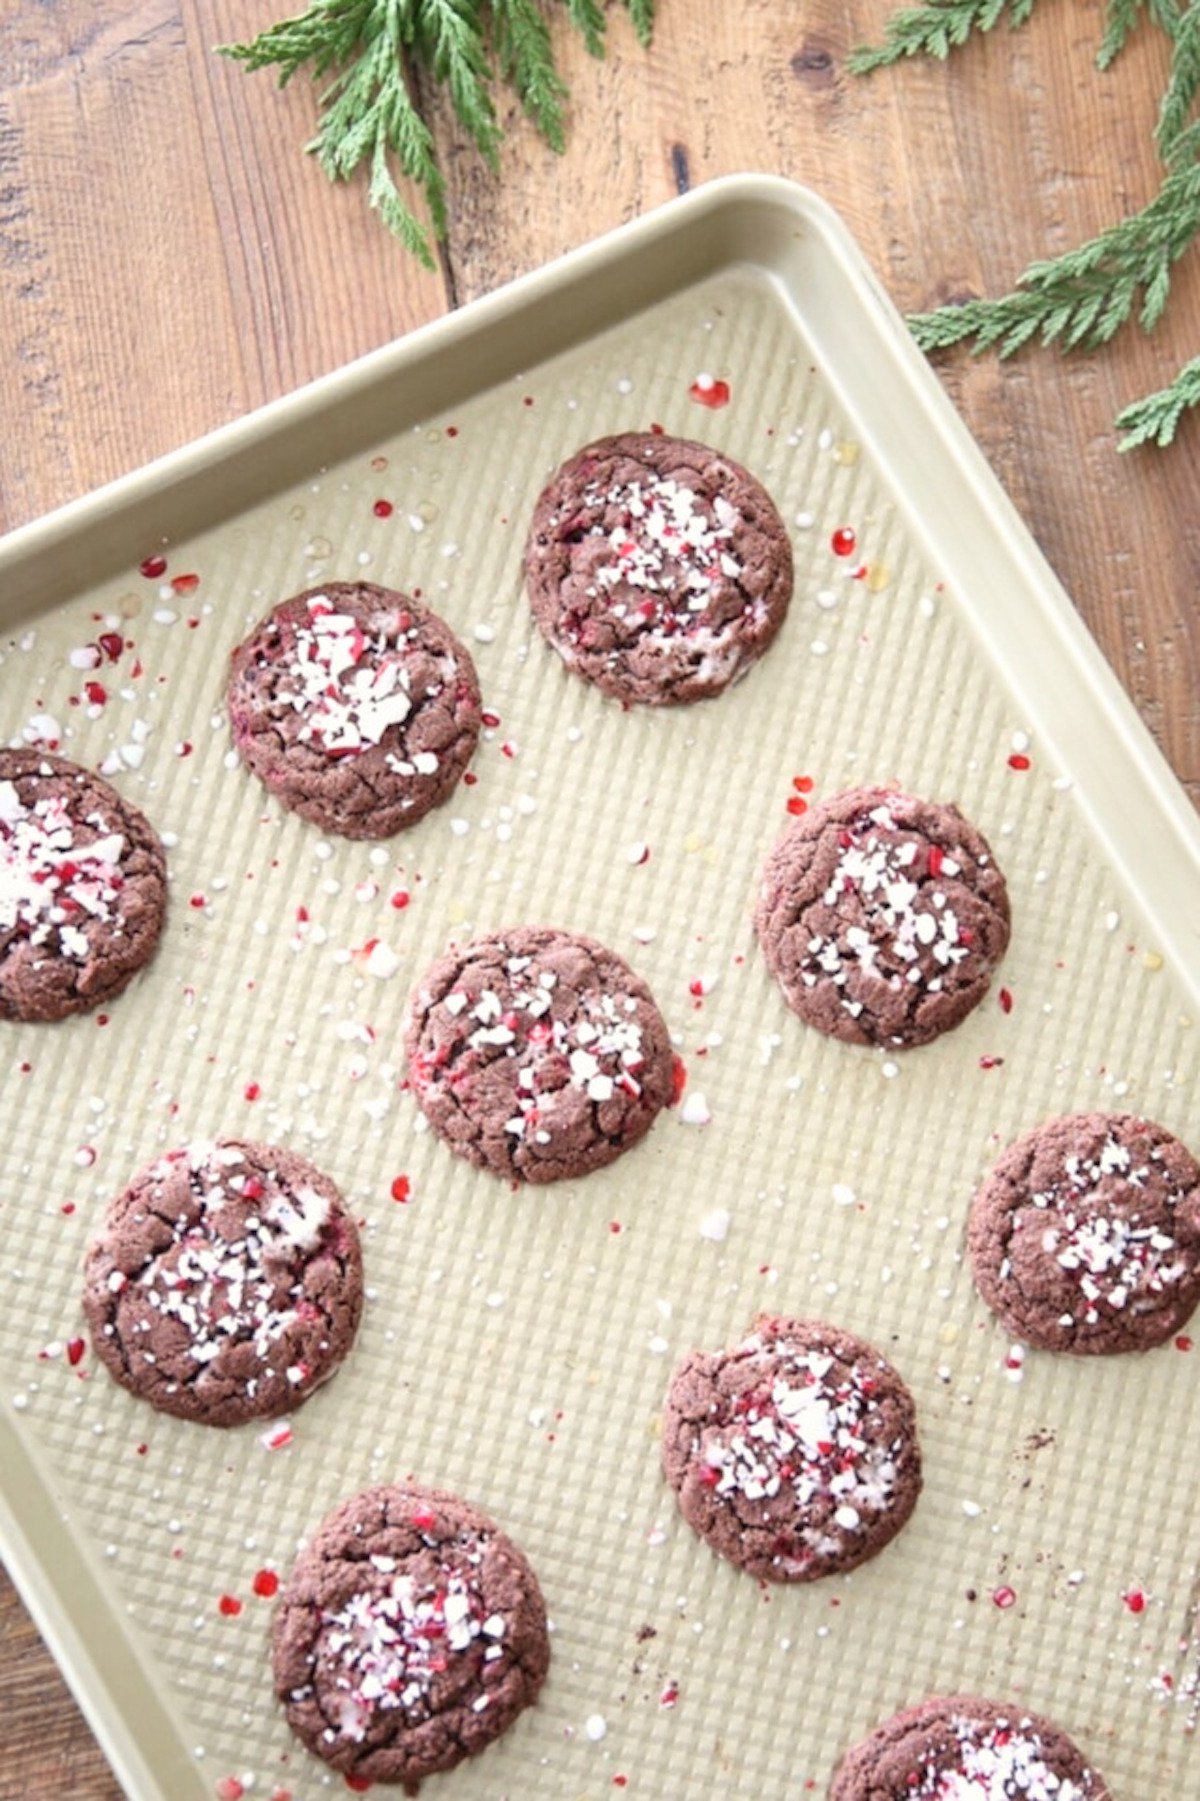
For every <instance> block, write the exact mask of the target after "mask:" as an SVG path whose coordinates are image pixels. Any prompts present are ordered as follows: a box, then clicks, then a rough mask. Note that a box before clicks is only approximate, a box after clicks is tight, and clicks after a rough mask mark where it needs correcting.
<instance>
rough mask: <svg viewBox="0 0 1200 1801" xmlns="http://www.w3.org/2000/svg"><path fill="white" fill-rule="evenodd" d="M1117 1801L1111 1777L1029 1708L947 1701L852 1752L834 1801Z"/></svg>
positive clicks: (898, 1720) (881, 1731)
mask: <svg viewBox="0 0 1200 1801" xmlns="http://www.w3.org/2000/svg"><path fill="white" fill-rule="evenodd" d="M951 1797H954V1798H958V1797H961V1801H1110V1797H1109V1792H1108V1789H1107V1788H1106V1787H1105V1785H1104V1779H1103V1777H1101V1776H1100V1775H1098V1774H1097V1772H1096V1771H1095V1770H1093V1769H1091V1768H1089V1766H1088V1764H1087V1763H1086V1761H1085V1759H1084V1756H1083V1753H1082V1752H1081V1751H1080V1750H1079V1749H1078V1747H1077V1746H1076V1745H1073V1744H1072V1743H1071V1740H1070V1739H1069V1738H1068V1737H1067V1735H1066V1733H1065V1732H1063V1731H1062V1729H1061V1728H1060V1727H1058V1726H1056V1725H1054V1723H1053V1721H1051V1720H1047V1719H1044V1718H1043V1717H1042V1715H1040V1714H1036V1713H1030V1712H1029V1711H1028V1710H1027V1709H1026V1708H1024V1707H1006V1706H1002V1705H1000V1704H998V1703H997V1702H995V1701H981V1700H979V1698H978V1697H977V1696H975V1695H944V1696H941V1697H939V1698H938V1699H936V1700H933V1701H925V1702H923V1703H922V1704H921V1706H920V1707H910V1708H908V1709H906V1710H905V1712H903V1713H898V1714H896V1715H895V1716H894V1717H893V1718H892V1719H890V1720H885V1722H884V1724H883V1725H882V1726H880V1727H878V1728H877V1730H876V1731H874V1732H873V1733H872V1734H871V1736H870V1738H868V1739H864V1741H863V1743H862V1744H861V1745H855V1747H854V1748H853V1750H851V1751H847V1753H846V1755H845V1757H844V1758H843V1759H842V1761H841V1763H840V1764H839V1765H838V1768H837V1772H836V1774H835V1775H834V1778H833V1784H832V1787H831V1788H830V1790H829V1801H951Z"/></svg>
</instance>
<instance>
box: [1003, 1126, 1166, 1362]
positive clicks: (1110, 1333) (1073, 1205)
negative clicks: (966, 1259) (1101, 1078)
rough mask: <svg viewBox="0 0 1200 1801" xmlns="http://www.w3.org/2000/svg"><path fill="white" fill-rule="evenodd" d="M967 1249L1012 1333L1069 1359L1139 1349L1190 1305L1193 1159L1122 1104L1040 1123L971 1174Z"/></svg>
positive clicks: (1156, 1339) (1162, 1338)
mask: <svg viewBox="0 0 1200 1801" xmlns="http://www.w3.org/2000/svg"><path fill="white" fill-rule="evenodd" d="M968 1247H969V1249H970V1253H971V1262H972V1265H973V1267H974V1272H975V1282H976V1285H977V1287H978V1288H979V1291H980V1293H981V1294H982V1296H983V1298H984V1300H985V1301H986V1302H987V1304H988V1306H989V1307H991V1309H992V1311H993V1312H994V1313H996V1314H997V1315H998V1316H999V1318H1000V1320H1001V1321H1002V1322H1003V1324H1004V1326H1005V1328H1006V1329H1007V1331H1009V1332H1010V1333H1011V1334H1012V1336H1013V1337H1014V1338H1018V1339H1021V1340H1022V1341H1023V1342H1024V1343H1026V1344H1031V1345H1034V1346H1036V1347H1038V1348H1039V1349H1041V1350H1046V1351H1071V1352H1074V1353H1076V1354H1077V1355H1088V1354H1097V1353H1098V1354H1106V1353H1116V1352H1120V1351H1139V1350H1149V1349H1151V1347H1153V1346H1154V1345H1159V1344H1163V1343H1165V1342H1166V1340H1167V1339H1169V1338H1170V1337H1172V1336H1173V1334H1174V1333H1176V1332H1178V1331H1179V1330H1180V1329H1181V1328H1182V1327H1183V1326H1184V1325H1185V1324H1186V1322H1187V1320H1188V1319H1189V1317H1190V1316H1191V1314H1192V1313H1193V1311H1194V1310H1195V1307H1196V1304H1197V1302H1198V1301H1200V1164H1197V1162H1196V1159H1195V1158H1194V1157H1193V1156H1192V1154H1191V1152H1190V1151H1189V1150H1188V1149H1187V1147H1186V1146H1185V1145H1183V1144H1181V1143H1180V1141H1179V1140H1178V1139H1177V1138H1176V1137H1175V1136H1174V1135H1173V1134H1172V1133H1170V1132H1168V1131H1167V1129H1166V1127H1165V1126H1160V1125H1157V1124H1155V1123H1154V1121H1152V1120H1146V1119H1139V1118H1136V1117H1135V1116H1134V1115H1132V1114H1127V1113H1074V1114H1065V1115H1063V1116H1061V1117H1060V1118H1058V1119H1051V1120H1047V1121H1046V1123H1045V1124H1044V1125H1041V1126H1038V1127H1037V1128H1036V1129H1035V1130H1034V1131H1032V1132H1028V1133H1026V1134H1025V1136H1024V1137H1023V1138H1020V1139H1018V1140H1017V1142H1016V1143H1015V1144H1012V1145H1010V1146H1009V1148H1008V1149H1007V1150H1006V1151H1005V1152H1004V1154H1003V1155H1002V1156H1001V1158H1000V1159H999V1161H998V1162H997V1163H996V1165H995V1166H994V1168H993V1169H992V1170H991V1172H990V1174H989V1175H988V1176H987V1177H986V1179H985V1180H984V1182H983V1184H982V1186H981V1187H980V1189H979V1192H978V1194H977V1195H976V1197H975V1200H974V1203H973V1205H972V1208H971V1219H970V1226H969V1230H968Z"/></svg>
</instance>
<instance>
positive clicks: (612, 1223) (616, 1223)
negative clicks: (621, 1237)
mask: <svg viewBox="0 0 1200 1801" xmlns="http://www.w3.org/2000/svg"><path fill="white" fill-rule="evenodd" d="M608 1229H609V1231H610V1232H613V1233H616V1232H619V1231H620V1230H621V1222H620V1220H619V1219H610V1220H609V1222H608Z"/></svg>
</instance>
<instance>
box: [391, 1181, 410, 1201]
mask: <svg viewBox="0 0 1200 1801" xmlns="http://www.w3.org/2000/svg"><path fill="white" fill-rule="evenodd" d="M411 1192H412V1190H411V1188H410V1185H409V1180H408V1177H407V1176H397V1177H396V1180H395V1181H394V1182H393V1183H392V1199H393V1200H394V1201H406V1200H407V1199H408V1197H409V1195H410V1193H411Z"/></svg>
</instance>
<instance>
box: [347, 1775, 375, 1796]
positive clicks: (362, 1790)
mask: <svg viewBox="0 0 1200 1801" xmlns="http://www.w3.org/2000/svg"><path fill="white" fill-rule="evenodd" d="M370 1786H371V1778H370V1777H369V1776H347V1777H346V1787H347V1788H348V1789H353V1791H354V1793H355V1794H356V1795H365V1794H366V1792H367V1790H368V1789H369V1788H370Z"/></svg>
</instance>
